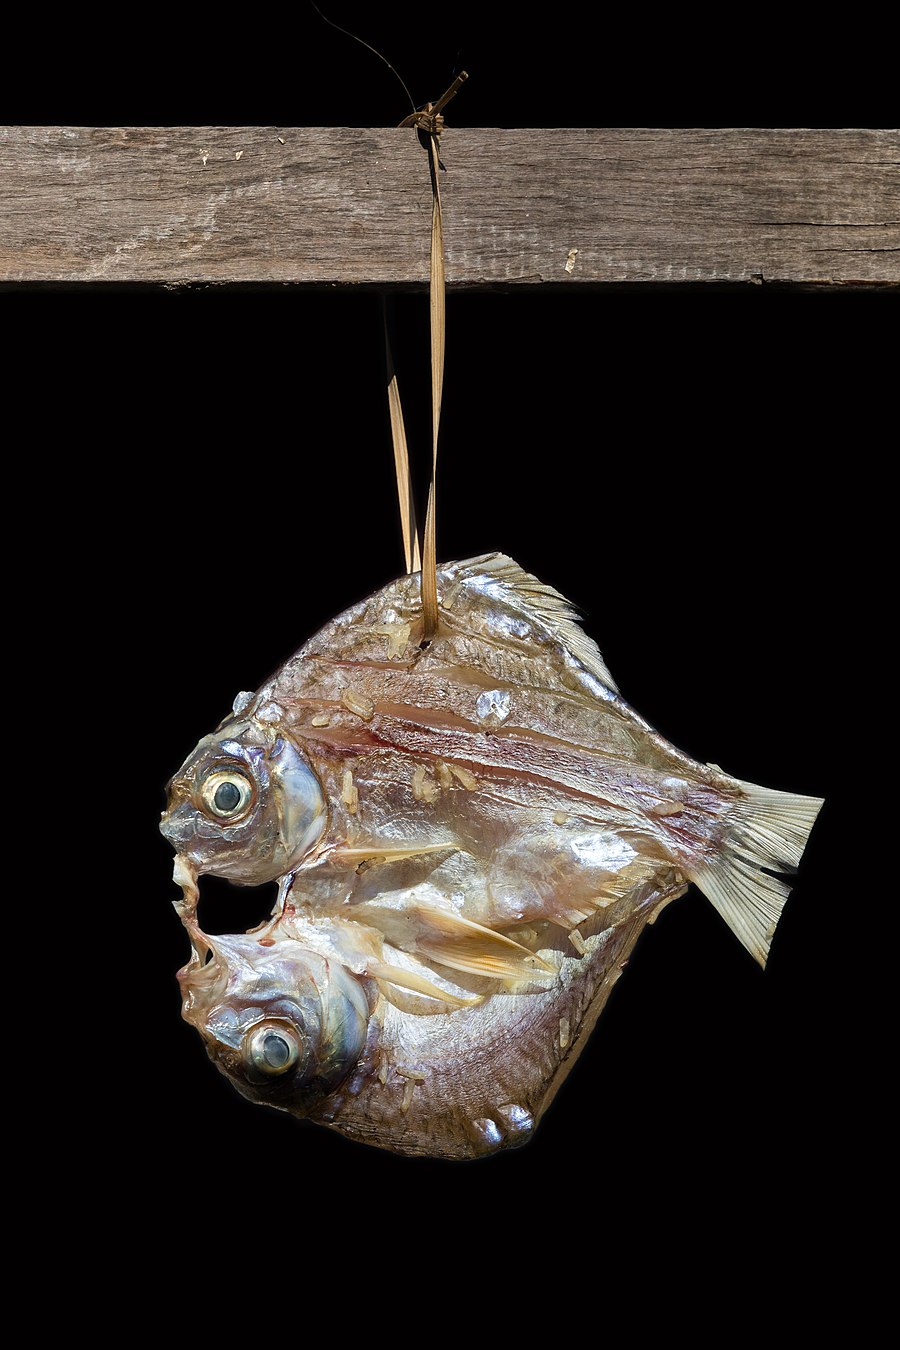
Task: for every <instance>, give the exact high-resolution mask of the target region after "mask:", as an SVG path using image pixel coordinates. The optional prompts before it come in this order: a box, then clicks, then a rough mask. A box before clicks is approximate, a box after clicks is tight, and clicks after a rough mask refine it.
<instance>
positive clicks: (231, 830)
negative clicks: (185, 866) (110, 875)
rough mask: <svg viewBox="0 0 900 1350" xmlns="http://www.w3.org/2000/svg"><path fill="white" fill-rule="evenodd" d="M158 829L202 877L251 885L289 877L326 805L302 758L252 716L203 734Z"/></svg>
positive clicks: (316, 834) (172, 786) (312, 840)
mask: <svg viewBox="0 0 900 1350" xmlns="http://www.w3.org/2000/svg"><path fill="white" fill-rule="evenodd" d="M168 792H169V801H168V806H167V808H166V810H165V811H164V812H163V815H162V820H161V822H160V827H159V828H160V830H161V831H162V833H163V834H164V835H165V837H166V838H167V839H168V840H169V842H170V843H171V844H172V845H173V847H174V848H175V851H176V853H177V854H178V855H179V856H180V857H183V858H185V859H186V860H187V861H188V862H190V864H191V865H192V867H193V868H194V869H195V871H196V872H198V873H199V872H209V873H212V874H213V875H214V876H221V877H228V878H229V880H231V881H235V882H237V883H238V884H242V885H247V886H256V885H262V884H263V883H265V882H267V881H274V880H275V879H276V878H278V877H281V876H284V875H285V873H287V872H290V871H291V870H292V869H293V868H294V867H296V866H297V864H298V863H299V862H300V861H301V860H302V859H303V858H304V857H305V856H306V855H307V854H308V853H309V852H310V850H311V849H312V848H313V847H314V846H315V844H316V843H317V841H318V840H319V838H320V837H321V835H322V833H323V831H324V829H325V825H326V821H327V814H328V812H327V806H326V801H325V794H324V792H323V791H322V786H321V784H320V782H319V780H318V778H317V777H316V775H315V773H314V772H313V769H312V766H311V765H310V763H309V761H308V759H307V758H306V757H305V755H303V753H302V752H301V751H300V750H299V749H298V748H297V746H296V745H294V743H293V742H292V741H291V740H290V739H288V738H287V737H286V736H282V735H279V734H276V733H275V732H274V731H273V730H272V729H271V728H269V727H266V726H264V725H262V724H260V723H258V722H256V721H255V720H254V719H253V718H247V719H245V720H244V721H243V722H237V723H236V722H234V721H233V720H231V721H229V722H228V724H227V725H226V726H225V727H224V728H220V729H219V730H218V731H216V732H213V733H212V735H210V736H205V737H204V738H203V740H201V741H200V743H199V745H198V746H197V747H196V749H195V750H194V751H193V752H192V753H191V754H190V755H189V756H188V758H187V759H186V760H185V762H184V764H182V766H181V768H180V769H179V770H178V772H177V773H176V774H175V776H174V777H173V778H172V780H171V781H170V783H169V785H168Z"/></svg>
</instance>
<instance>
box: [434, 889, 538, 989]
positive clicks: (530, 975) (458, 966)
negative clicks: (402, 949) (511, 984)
mask: <svg viewBox="0 0 900 1350" xmlns="http://www.w3.org/2000/svg"><path fill="white" fill-rule="evenodd" d="M411 917H412V918H413V919H414V922H415V937H414V941H415V951H417V952H418V953H420V955H422V956H425V957H427V958H428V959H429V960H430V961H434V962H436V963H437V964H438V965H442V966H449V967H450V968H451V969H452V970H464V971H467V972H468V973H469V974H471V975H487V976H489V977H491V978H492V979H499V980H510V979H512V980H521V979H523V978H526V979H532V980H533V979H536V978H540V977H541V976H544V975H555V974H556V971H555V970H554V968H553V966H551V965H548V964H547V962H546V961H543V960H542V959H541V957H539V956H536V955H535V954H534V952H530V951H529V950H528V948H527V947H523V946H522V945H521V943H519V942H514V941H513V940H512V938H508V937H504V935H503V934H502V933H496V932H494V930H493V929H492V928H485V927H484V926H483V925H482V924H480V923H474V922H473V921H472V920H471V919H464V918H462V917H461V915H459V914H455V913H453V912H452V911H451V910H445V909H437V908H436V907H432V906H430V905H416V906H415V909H414V910H413V914H412V916H411Z"/></svg>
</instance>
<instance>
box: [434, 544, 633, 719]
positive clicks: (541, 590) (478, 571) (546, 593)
mask: <svg viewBox="0 0 900 1350" xmlns="http://www.w3.org/2000/svg"><path fill="white" fill-rule="evenodd" d="M457 566H458V569H459V570H458V571H456V573H455V579H456V580H457V581H460V582H462V583H463V584H465V582H466V581H468V580H474V579H475V578H477V577H487V578H488V579H489V580H490V581H492V582H495V583H496V584H497V585H499V586H501V587H502V588H503V590H504V592H505V593H506V598H507V599H508V600H517V601H518V602H519V605H520V607H521V608H523V609H526V610H528V611H529V612H530V613H531V614H533V615H534V616H535V617H537V618H538V619H540V620H541V621H542V622H543V623H544V624H546V625H547V627H548V628H550V629H552V631H553V632H554V633H555V634H556V636H557V637H558V638H559V640H560V641H561V642H562V644H563V646H564V647H565V648H566V649H567V650H568V651H569V652H571V654H572V655H573V656H574V657H575V658H576V660H578V661H580V662H581V664H582V665H583V666H584V668H585V670H587V671H589V672H590V673H591V674H592V675H594V676H595V677H596V678H597V679H598V680H599V681H600V682H601V684H604V685H606V687H607V689H610V690H612V692H613V693H614V694H615V693H618V686H617V685H616V682H615V680H614V679H613V677H612V676H611V675H610V673H609V670H608V669H607V666H606V662H605V661H604V660H603V657H602V655H601V653H600V649H599V647H598V646H597V644H596V642H594V641H593V639H592V638H589V637H588V635H587V633H585V631H584V629H583V628H581V627H580V620H579V615H578V611H577V610H576V608H575V606H574V605H573V604H572V603H571V602H570V601H569V600H567V599H566V598H565V596H564V595H560V593H559V591H557V590H554V588H553V587H552V586H548V585H546V584H545V583H544V582H542V581H539V580H538V578H537V577H535V576H532V575H531V573H530V572H526V571H525V570H524V568H522V567H520V566H519V564H518V563H517V562H514V561H513V559H512V558H509V557H507V556H506V554H505V553H485V554H482V556H481V557H478V558H469V559H467V560H466V561H465V562H464V563H459V564H457Z"/></svg>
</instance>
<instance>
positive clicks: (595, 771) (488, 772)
mask: <svg viewBox="0 0 900 1350" xmlns="http://www.w3.org/2000/svg"><path fill="white" fill-rule="evenodd" d="M437 602H438V608H437V612H438V622H437V626H436V629H435V631H434V633H433V636H431V637H430V638H428V637H427V636H425V635H424V634H423V606H422V590H421V580H420V577H419V575H418V574H416V573H413V574H411V575H407V576H404V577H403V578H401V579H400V580H398V581H396V582H393V583H392V584H391V585H389V586H387V587H385V588H384V589H383V590H381V591H379V592H378V593H377V594H376V595H374V596H372V597H371V598H370V599H368V600H365V601H363V602H362V603H360V604H358V605H355V606H354V607H353V608H352V609H349V610H347V611H346V612H345V613H343V614H341V615H339V616H338V617H337V618H336V619H334V620H332V622H330V623H329V624H327V625H326V626H325V627H324V628H323V629H322V630H321V631H320V632H319V633H318V634H317V635H316V636H315V637H314V638H312V639H311V640H310V641H309V642H308V643H307V644H306V645H305V646H304V647H303V648H301V650H300V651H299V652H298V653H297V654H296V655H295V656H293V657H292V658H291V659H290V660H288V661H287V662H286V663H285V664H284V665H283V666H282V668H281V669H280V670H279V671H277V672H276V674H275V675H274V676H273V677H272V678H271V679H270V680H269V681H267V683H266V684H265V685H263V686H262V688H261V689H260V690H258V691H257V692H256V693H253V694H251V693H243V694H239V695H238V697H237V699H236V700H235V703H234V708H233V710H232V713H231V714H230V716H229V717H227V718H226V720H225V721H224V722H223V723H222V724H221V725H220V727H219V728H218V729H217V730H216V731H215V732H214V733H213V734H212V735H209V736H206V737H205V738H204V739H203V740H201V741H200V743H199V745H198V746H197V748H196V749H195V750H194V752H193V753H192V754H191V755H190V756H189V757H188V759H187V760H186V761H185V763H184V765H183V766H182V767H181V769H179V771H178V773H177V774H176V775H175V777H174V778H173V779H172V781H171V783H170V785H169V805H168V809H167V811H166V812H165V813H164V816H163V820H162V824H161V829H162V831H163V833H164V834H165V836H166V837H167V838H168V839H169V840H170V841H171V843H172V844H173V845H174V847H175V850H176V853H177V855H178V856H177V859H176V869H175V876H176V880H177V881H178V882H179V883H180V885H181V887H182V890H183V900H182V901H181V902H179V910H180V913H181V916H182V919H183V921H184V923H185V926H186V928H187V930H188V933H189V935H190V938H191V942H192V949H193V954H192V957H191V960H190V962H189V963H188V965H187V966H185V968H184V969H183V970H182V971H181V973H180V976H179V978H180V980H181V984H182V990H183V998H184V1016H185V1018H186V1019H187V1020H188V1021H189V1022H190V1023H192V1025H194V1026H195V1027H196V1028H197V1030H198V1031H199V1032H200V1034H201V1036H202V1037H203V1039H204V1041H205V1043H206V1047H207V1050H208V1052H209V1054H210V1056H211V1058H212V1059H213V1061H214V1062H215V1063H216V1064H217V1066H218V1067H219V1068H220V1069H221V1070H222V1071H223V1072H224V1073H225V1074H226V1075H227V1076H228V1077H230V1078H231V1080H232V1082H234V1084H235V1085H236V1086H237V1087H238V1089H239V1090H240V1091H241V1092H242V1093H243V1094H244V1095H245V1096H247V1097H249V1098H250V1099H251V1100H254V1101H259V1102H264V1103H266V1104H268V1105H271V1106H276V1107H280V1108H282V1109H284V1110H287V1111H291V1112H293V1113H294V1114H296V1115H300V1116H304V1117H307V1118H309V1119H312V1120H317V1121H320V1122H322V1123H325V1124H328V1125H330V1126H332V1127H333V1128H335V1129H337V1130H340V1131H341V1132H342V1133H344V1134H346V1135H348V1136H350V1137H352V1138H355V1139H360V1140H363V1141H365V1142H367V1143H371V1144H375V1145H377V1146H379V1147H382V1148H389V1149H392V1150H394V1151H396V1152H398V1153H407V1154H424V1155H428V1156H433V1157H445V1158H466V1157H475V1156H479V1155H481V1154H483V1153H486V1152H492V1151H494V1150H496V1149H498V1148H501V1147H503V1146H510V1145H517V1144H520V1143H522V1142H524V1141H525V1140H526V1139H527V1138H528V1137H529V1135H530V1133H531V1131H532V1130H533V1129H534V1127H535V1125H536V1124H537V1122H538V1121H539V1119H540V1117H541V1114H542V1113H543V1111H544V1110H545V1109H546V1107H547V1106H548V1105H549V1103H550V1101H551V1100H552V1098H553V1096H554V1095H555V1093H556V1091H557V1089H558V1087H559V1085H560V1084H561V1082H562V1081H563V1079H564V1078H565V1076H566V1074H567V1072H568V1071H569V1069H570V1068H571V1067H572V1065H573V1063H574V1062H575V1060H576V1058H577V1056H578V1054H579V1052H580V1050H581V1049H582V1048H583V1046H584V1044H585V1041H586V1039H587V1037H588V1035H589V1033H590V1031H591V1029H592V1027H593V1026H594V1024H595V1022H596V1019H597V1017H598V1015H599V1013H600V1011H601V1010H602V1007H603V1005H604V1003H605V1001H606V998H607V996H608V994H609V991H610V989H611V987H612V985H613V984H614V983H615V980H616V979H617V978H618V976H619V974H620V973H621V970H622V967H623V965H624V963H625V961H626V960H627V958H628V956H629V954H630V952H631V949H632V947H633V946H634V943H635V941H636V939H637V937H638V936H639V934H640V932H641V931H642V929H643V927H644V925H645V924H646V923H647V922H650V921H652V920H653V919H654V918H655V916H656V915H657V914H658V913H659V912H660V910H661V909H662V908H663V907H664V906H665V905H667V904H668V903H669V902H670V901H671V900H673V899H675V898H676V897H677V896H679V895H681V894H683V893H684V891H685V890H686V888H687V883H688V882H694V883H695V884H696V885H697V886H698V887H699V888H700V890H701V891H702V892H703V893H704V895H706V896H707V898H708V899H709V900H710V901H711V902H712V904H713V905H714V906H715V907H716V909H717V910H718V911H719V913H720V914H721V915H722V917H723V918H724V919H725V921H726V922H727V923H728V925H729V926H730V927H731V929H732V930H733V931H734V933H735V935H736V936H737V937H738V939H739V940H740V941H741V942H742V943H743V945H744V946H745V947H746V948H747V949H748V950H749V951H750V952H751V953H752V954H753V956H754V957H755V958H756V960H757V961H759V962H760V964H763V965H764V964H765V961H766V957H767V955H768V951H769V946H770V943H771V940H772V935H773V932H774V930H775V926H776V924H777V922H778V919H779V916H780V913H781V910H782V907H783V905H784V902H785V900H786V898H787V895H788V893H789V885H788V883H787V882H786V881H785V880H784V879H783V874H786V873H787V874H789V873H791V872H792V871H793V870H795V868H796V866H797V864H798V863H799V861H800V856H801V854H802V852H803V849H804V846H805V844H806V840H807V837H808V835H809V832H810V830H811V828H812V825H813V822H814V820H815V818H816V814H817V812H818V810H819V808H820V806H821V805H822V803H821V800H820V799H819V798H815V797H802V796H795V795H793V794H791V793H786V792H777V791H773V790H770V789H767V788H762V787H758V786H756V785H755V784H751V783H745V782H742V781H741V780H739V779H736V778H732V777H730V776H729V775H728V774H726V773H724V772H722V770H720V769H719V768H717V767H716V766H714V765H709V764H699V763H697V762H695V761H694V760H692V759H690V758H689V757H688V756H686V755H684V754H682V753H681V752H680V751H678V750H677V749H675V747H674V746H672V745H670V744H669V743H668V742H667V741H665V740H664V739H663V738H662V737H661V736H660V735H659V734H658V733H657V732H656V731H654V730H653V728H652V727H650V726H649V725H648V724H647V723H646V722H645V721H644V720H643V719H642V718H641V717H640V716H639V715H638V713H636V712H635V711H634V709H632V708H631V707H629V705H628V704H627V703H626V702H625V700H624V699H623V698H622V697H621V695H620V694H619V692H618V690H617V688H616V685H615V683H614V682H613V680H612V677H611V676H610V674H609V671H608V670H607V668H606V665H605V664H604V662H603V659H602V657H601V655H600V652H599V651H598V650H597V648H596V646H595V645H594V643H593V642H592V641H590V639H589V638H588V637H587V636H586V635H585V634H584V632H583V631H582V629H581V628H580V627H579V626H578V624H577V622H576V615H575V613H574V611H573V610H572V608H571V607H570V606H569V604H568V603H567V602H566V601H565V600H564V599H563V597H562V596H560V595H559V594H558V593H557V592H556V591H554V590H553V589H551V588H550V587H549V586H546V585H544V584H542V583H541V582H539V581H538V580H537V579H536V578H535V577H533V576H530V575H529V574H527V573H526V572H524V571H523V570H522V569H521V568H520V567H518V566H517V564H516V563H514V562H513V561H512V560H511V559H509V558H507V557H505V556H503V555H502V554H496V553H495V554H489V555H486V556H484V557H480V558H474V559H470V560H468V561H465V562H457V563H451V564H448V565H446V566H444V567H441V568H439V569H438V570H437ZM203 873H212V874H214V875H217V876H225V877H228V878H229V879H231V880H232V881H235V882H237V883H239V884H248V885H258V884H260V883H263V882H268V881H274V880H278V881H279V891H278V900H277V903H276V906H275V910H274V913H273V916H272V918H271V919H270V920H269V921H267V922H266V923H265V924H263V925H262V926H261V927H260V928H258V929H256V930H254V931H253V932H251V933H248V934H245V935H242V936H237V935H235V936H215V937H212V936H207V935H206V934H204V933H203V932H202V930H201V929H200V927H199V924H198V921H197V913H196V907H197V897H198V888H197V878H198V877H199V876H200V875H201V874H203Z"/></svg>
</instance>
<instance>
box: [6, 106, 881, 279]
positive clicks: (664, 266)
mask: <svg viewBox="0 0 900 1350" xmlns="http://www.w3.org/2000/svg"><path fill="white" fill-rule="evenodd" d="M442 157H443V161H444V163H445V165H446V168H447V172H446V174H444V175H442V183H441V186H442V194H443V200H444V216H445V236H446V248H447V284H448V286H450V287H457V288H460V287H483V288H492V289H496V288H506V287H513V286H521V285H536V284H551V285H554V286H559V287H564V286H565V287H571V286H575V287H579V286H584V285H586V284H587V285H597V284H605V283H630V282H638V283H640V282H656V283H659V282H665V283H708V282H726V283H727V282H732V283H736V282H748V283H753V282H755V283H760V282H779V283H787V284H795V285H802V286H821V287H830V286H836V285H840V286H847V285H851V286H853V285H860V286H900V132H897V131H873V130H865V131H857V130H813V131H810V130H760V129H749V130H727V129H726V130H677V129H671V128H666V129H662V130H645V129H639V130H629V129H618V130H584V131H582V130H572V129H559V130H517V131H509V130H490V129H487V130H454V129H452V128H451V129H449V130H447V131H446V132H445V134H444V136H443V138H442ZM430 223H431V191H430V187H429V181H428V161H427V153H426V151H425V150H424V149H422V147H421V146H420V145H419V142H418V139H417V137H416V134H415V133H414V132H410V131H407V130H383V129H374V130H371V129H368V130H366V129H363V130H360V129H356V128H339V127H302V128H294V129H290V128H280V129H276V128H272V127H167V128H153V127H137V128H91V127H5V128H0V282H4V283H7V284H9V283H16V284H18V283H33V282H57V283H59V282H62V283H69V284H72V283H102V282H128V283H149V284H152V285H165V286H169V285H185V284H191V283H231V282H256V283H273V282H274V283H296V284H302V285H314V286H327V285H346V284H354V283H369V284H374V285H377V286H381V287H393V286H409V285H418V286H423V285H424V284H425V283H426V280H427V277H428V241H429V232H430ZM576 250H577V251H576ZM567 264H568V267H567Z"/></svg>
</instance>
